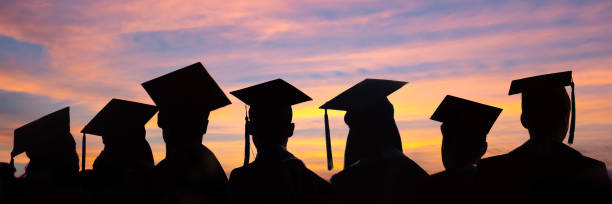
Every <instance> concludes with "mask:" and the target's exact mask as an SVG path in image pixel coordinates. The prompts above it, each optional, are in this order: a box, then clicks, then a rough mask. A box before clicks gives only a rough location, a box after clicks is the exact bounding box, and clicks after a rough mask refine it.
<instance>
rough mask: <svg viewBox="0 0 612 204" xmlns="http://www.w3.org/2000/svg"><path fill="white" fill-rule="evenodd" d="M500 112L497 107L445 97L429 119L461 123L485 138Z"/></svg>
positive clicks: (449, 96)
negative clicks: (479, 131)
mask: <svg viewBox="0 0 612 204" xmlns="http://www.w3.org/2000/svg"><path fill="white" fill-rule="evenodd" d="M501 112H502V109H500V108H497V107H493V106H489V105H485V104H481V103H477V102H474V101H470V100H466V99H463V98H459V97H455V96H451V95H446V97H444V100H442V103H440V105H439V106H438V108H437V109H436V111H435V112H434V113H433V115H432V116H431V118H430V119H431V120H435V121H438V122H443V123H446V122H450V123H452V122H461V123H463V124H465V125H468V126H470V128H477V129H478V130H481V131H482V132H484V133H485V137H486V134H488V133H489V130H491V127H493V124H494V123H495V120H497V117H498V116H499V114H500V113H501Z"/></svg>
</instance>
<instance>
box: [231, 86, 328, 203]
mask: <svg viewBox="0 0 612 204" xmlns="http://www.w3.org/2000/svg"><path fill="white" fill-rule="evenodd" d="M231 94H232V95H234V96H236V97H237V98H238V99H240V100H241V101H243V102H244V103H245V104H248V105H249V106H250V109H249V110H248V111H249V112H248V119H250V120H247V125H246V128H247V130H246V131H247V132H248V133H247V136H248V135H252V136H253V143H254V144H255V147H256V148H257V156H256V158H255V161H253V162H252V163H250V164H245V166H243V167H239V168H236V169H234V170H233V171H232V173H231V175H230V199H231V201H232V203H322V202H325V201H326V199H327V196H328V194H329V183H328V182H327V181H325V180H323V179H322V178H321V177H319V176H318V175H316V174H315V173H314V172H312V171H310V170H309V169H308V168H306V166H305V165H304V163H303V162H302V161H301V160H300V159H298V158H296V157H295V156H293V154H291V153H290V152H289V151H288V150H287V142H288V140H289V138H290V137H291V136H292V135H293V131H294V128H295V124H294V123H292V122H291V120H292V115H293V112H292V109H291V106H292V105H295V104H299V103H302V102H305V101H310V100H312V99H311V98H310V97H308V96H307V95H306V94H304V93H303V92H302V91H300V90H298V89H297V88H295V87H294V86H292V85H291V84H289V83H287V82H285V81H283V80H282V79H276V80H272V81H268V82H265V83H262V84H258V85H255V86H251V87H248V88H244V89H241V90H237V91H233V92H231ZM247 141H248V137H247ZM248 153H249V148H248V143H247V148H246V154H248ZM246 161H247V162H248V160H246Z"/></svg>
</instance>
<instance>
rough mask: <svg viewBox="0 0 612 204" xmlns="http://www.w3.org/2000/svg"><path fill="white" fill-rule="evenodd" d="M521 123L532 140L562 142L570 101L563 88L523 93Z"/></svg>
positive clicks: (566, 126) (565, 130)
mask: <svg viewBox="0 0 612 204" xmlns="http://www.w3.org/2000/svg"><path fill="white" fill-rule="evenodd" d="M521 107H522V110H523V112H522V114H521V123H522V124H523V127H525V128H527V129H528V130H529V136H530V137H531V139H534V140H552V141H556V142H562V141H563V139H565V135H566V134H567V130H568V124H569V118H570V111H571V106H570V99H569V96H568V94H567V92H566V91H565V88H563V87H558V88H556V89H547V90H542V91H529V92H524V93H523V95H522V102H521Z"/></svg>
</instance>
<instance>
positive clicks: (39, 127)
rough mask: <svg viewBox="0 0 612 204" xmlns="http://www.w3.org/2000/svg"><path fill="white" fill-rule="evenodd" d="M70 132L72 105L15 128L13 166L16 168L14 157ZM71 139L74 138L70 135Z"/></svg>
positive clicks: (61, 137) (12, 152)
mask: <svg viewBox="0 0 612 204" xmlns="http://www.w3.org/2000/svg"><path fill="white" fill-rule="evenodd" d="M69 133H70V107H65V108H63V109H61V110H58V111H55V112H53V113H50V114H48V115H45V116H43V117H42V118H39V119H37V120H35V121H33V122H30V123H28V124H26V125H24V126H21V127H20V128H17V129H15V133H14V139H13V151H11V162H10V164H11V166H13V168H15V165H14V163H15V161H14V157H16V156H17V155H19V154H21V153H23V152H26V151H30V150H32V149H33V148H35V147H36V146H38V145H41V144H45V143H49V142H51V141H54V140H58V139H60V140H62V139H65V138H63V137H67V135H69ZM69 139H72V140H73V141H74V139H73V138H72V137H71V136H70V138H69Z"/></svg>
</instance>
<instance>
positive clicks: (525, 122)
mask: <svg viewBox="0 0 612 204" xmlns="http://www.w3.org/2000/svg"><path fill="white" fill-rule="evenodd" d="M521 124H522V125H523V127H524V128H525V129H529V127H528V126H527V116H526V115H525V113H524V112H523V113H521Z"/></svg>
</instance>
